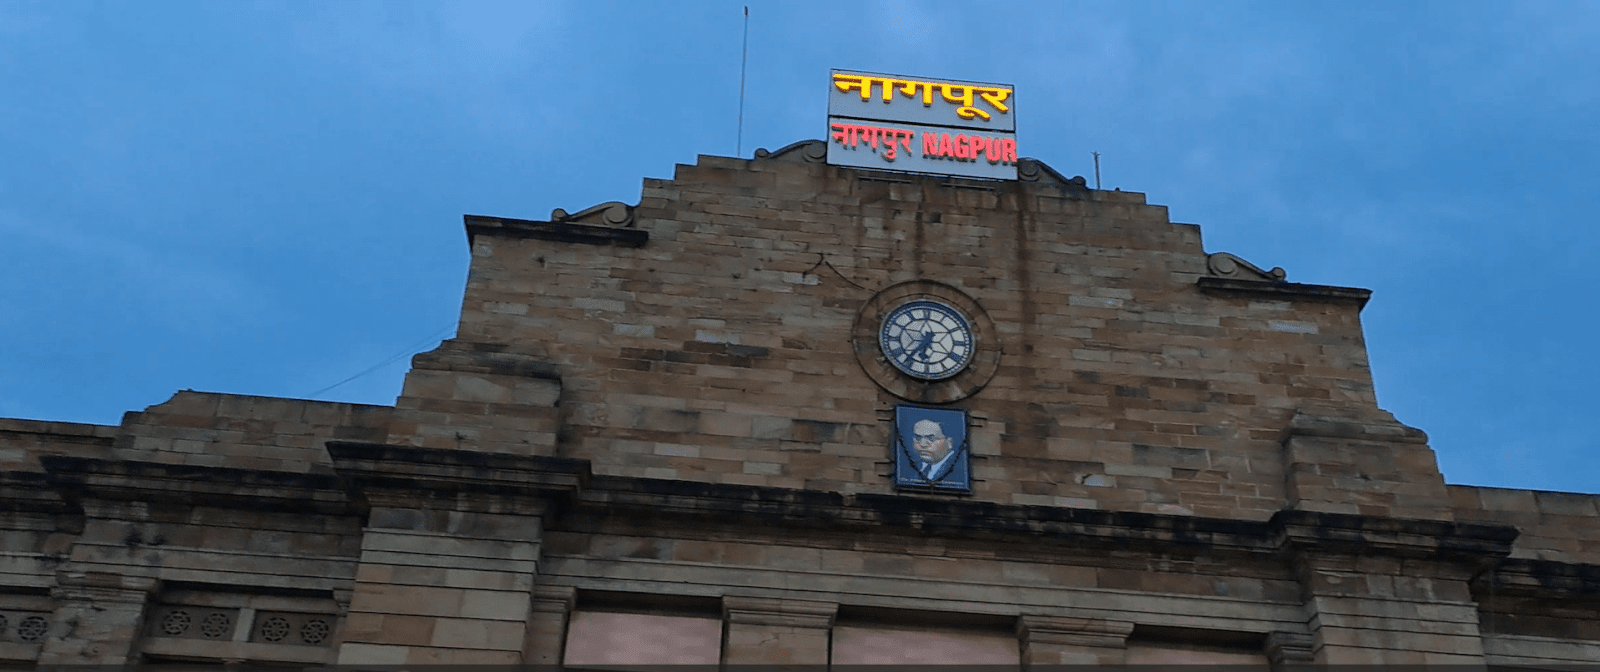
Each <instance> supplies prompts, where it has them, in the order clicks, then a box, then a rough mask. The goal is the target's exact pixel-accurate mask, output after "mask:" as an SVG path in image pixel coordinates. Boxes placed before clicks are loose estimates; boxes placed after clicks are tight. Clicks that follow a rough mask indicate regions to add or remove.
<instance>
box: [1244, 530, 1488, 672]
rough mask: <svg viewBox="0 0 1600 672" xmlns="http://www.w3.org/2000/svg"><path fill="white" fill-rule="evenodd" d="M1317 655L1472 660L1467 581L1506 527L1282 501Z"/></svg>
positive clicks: (1384, 660)
mask: <svg viewBox="0 0 1600 672" xmlns="http://www.w3.org/2000/svg"><path fill="white" fill-rule="evenodd" d="M1274 522H1276V523H1278V524H1279V525H1281V526H1282V530H1283V534H1284V539H1285V543H1286V545H1287V547H1288V550H1289V551H1290V552H1291V553H1292V555H1293V557H1294V558H1295V562H1296V568H1297V570H1298V572H1299V574H1300V581H1301V584H1302V587H1303V590H1304V591H1305V595H1306V608H1307V614H1308V616H1309V617H1310V618H1309V625H1310V629H1311V634H1312V650H1313V654H1314V656H1315V661H1316V663H1317V664H1319V665H1482V664H1484V657H1483V639H1482V633H1481V632H1480V631H1479V629H1478V611H1479V609H1478V604H1477V602H1475V601H1474V599H1473V596H1472V591H1471V588H1470V586H1469V582H1470V580H1471V579H1472V577H1473V576H1474V575H1476V574H1477V573H1479V572H1480V571H1482V570H1483V569H1484V568H1486V567H1489V566H1491V565H1492V564H1493V563H1494V562H1496V561H1498V559H1499V558H1502V557H1504V556H1505V555H1506V554H1507V553H1509V552H1510V548H1511V542H1512V541H1513V540H1514V539H1515V538H1516V533H1517V532H1516V529H1515V528H1507V527H1500V526H1490V525H1469V524H1463V523H1446V522H1440V521H1431V520H1397V519H1393V518H1371V517H1365V516H1343V515H1337V514H1314V513H1309V512H1295V511H1285V512H1282V513H1280V514H1279V515H1278V516H1275V517H1274Z"/></svg>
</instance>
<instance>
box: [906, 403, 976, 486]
mask: <svg viewBox="0 0 1600 672" xmlns="http://www.w3.org/2000/svg"><path fill="white" fill-rule="evenodd" d="M895 435H896V441H895V444H896V450H895V453H896V457H895V483H896V484H897V485H902V486H920V487H930V486H931V487H935V488H939V489H946V490H967V489H969V487H970V486H969V484H968V482H969V480H970V479H969V478H968V471H967V451H966V438H967V436H966V435H967V416H966V412H965V411H959V410H944V409H931V408H913V407H909V406H901V407H898V408H896V409H895Z"/></svg>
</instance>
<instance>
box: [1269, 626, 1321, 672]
mask: <svg viewBox="0 0 1600 672" xmlns="http://www.w3.org/2000/svg"><path fill="white" fill-rule="evenodd" d="M1315 647H1316V641H1315V640H1314V639H1313V638H1312V637H1311V635H1307V634H1304V633H1299V632H1283V631H1281V630H1280V631H1276V632H1270V633H1267V641H1266V645H1265V646H1264V647H1263V648H1265V649H1266V652H1267V662H1269V663H1271V664H1272V669H1273V672H1283V671H1285V670H1290V669H1293V668H1297V667H1302V666H1306V665H1314V664H1316V662H1317V656H1316V651H1315Z"/></svg>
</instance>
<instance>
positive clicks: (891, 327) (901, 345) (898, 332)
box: [878, 300, 975, 380]
mask: <svg viewBox="0 0 1600 672" xmlns="http://www.w3.org/2000/svg"><path fill="white" fill-rule="evenodd" d="M974 346H975V344H974V343H973V338H972V325H970V324H968V323H967V318H966V317H963V316H962V315H961V313H960V312H959V311H957V310H956V309H954V308H951V307H950V306H947V305H945V304H942V303H939V302H936V301H928V300H918V301H911V302H908V303H904V304H901V305H900V306H899V307H897V308H895V309H894V310H891V311H889V314H888V315H887V316H885V317H884V318H883V328H881V329H879V330H878V347H880V348H882V349H883V356H884V357H886V358H888V360H889V363H890V364H893V365H894V368H896V369H899V370H900V371H901V372H902V373H905V374H906V375H908V376H911V377H913V378H920V379H922V380H943V379H945V378H949V377H951V376H954V375H956V374H958V373H961V370H962V369H963V368H966V366H967V363H968V362H971V361H972V355H973V353H974V351H975V348H974Z"/></svg>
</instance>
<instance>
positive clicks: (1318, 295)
mask: <svg viewBox="0 0 1600 672" xmlns="http://www.w3.org/2000/svg"><path fill="white" fill-rule="evenodd" d="M1195 284H1196V285H1198V286H1199V287H1200V291H1202V292H1206V293H1208V294H1220V295H1238V294H1247V295H1253V296H1258V297H1262V298H1270V299H1278V300H1281V301H1312V302H1318V303H1353V304H1355V305H1356V307H1357V308H1361V307H1365V306H1366V305H1367V300H1368V299H1370V298H1372V290H1370V289H1361V288H1359V287H1335V286H1332V285H1308V284H1304V283H1298V282H1264V281H1260V280H1239V279H1235V278H1219V277H1215V276H1209V275H1207V276H1201V277H1200V279H1198V280H1196V281H1195Z"/></svg>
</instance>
